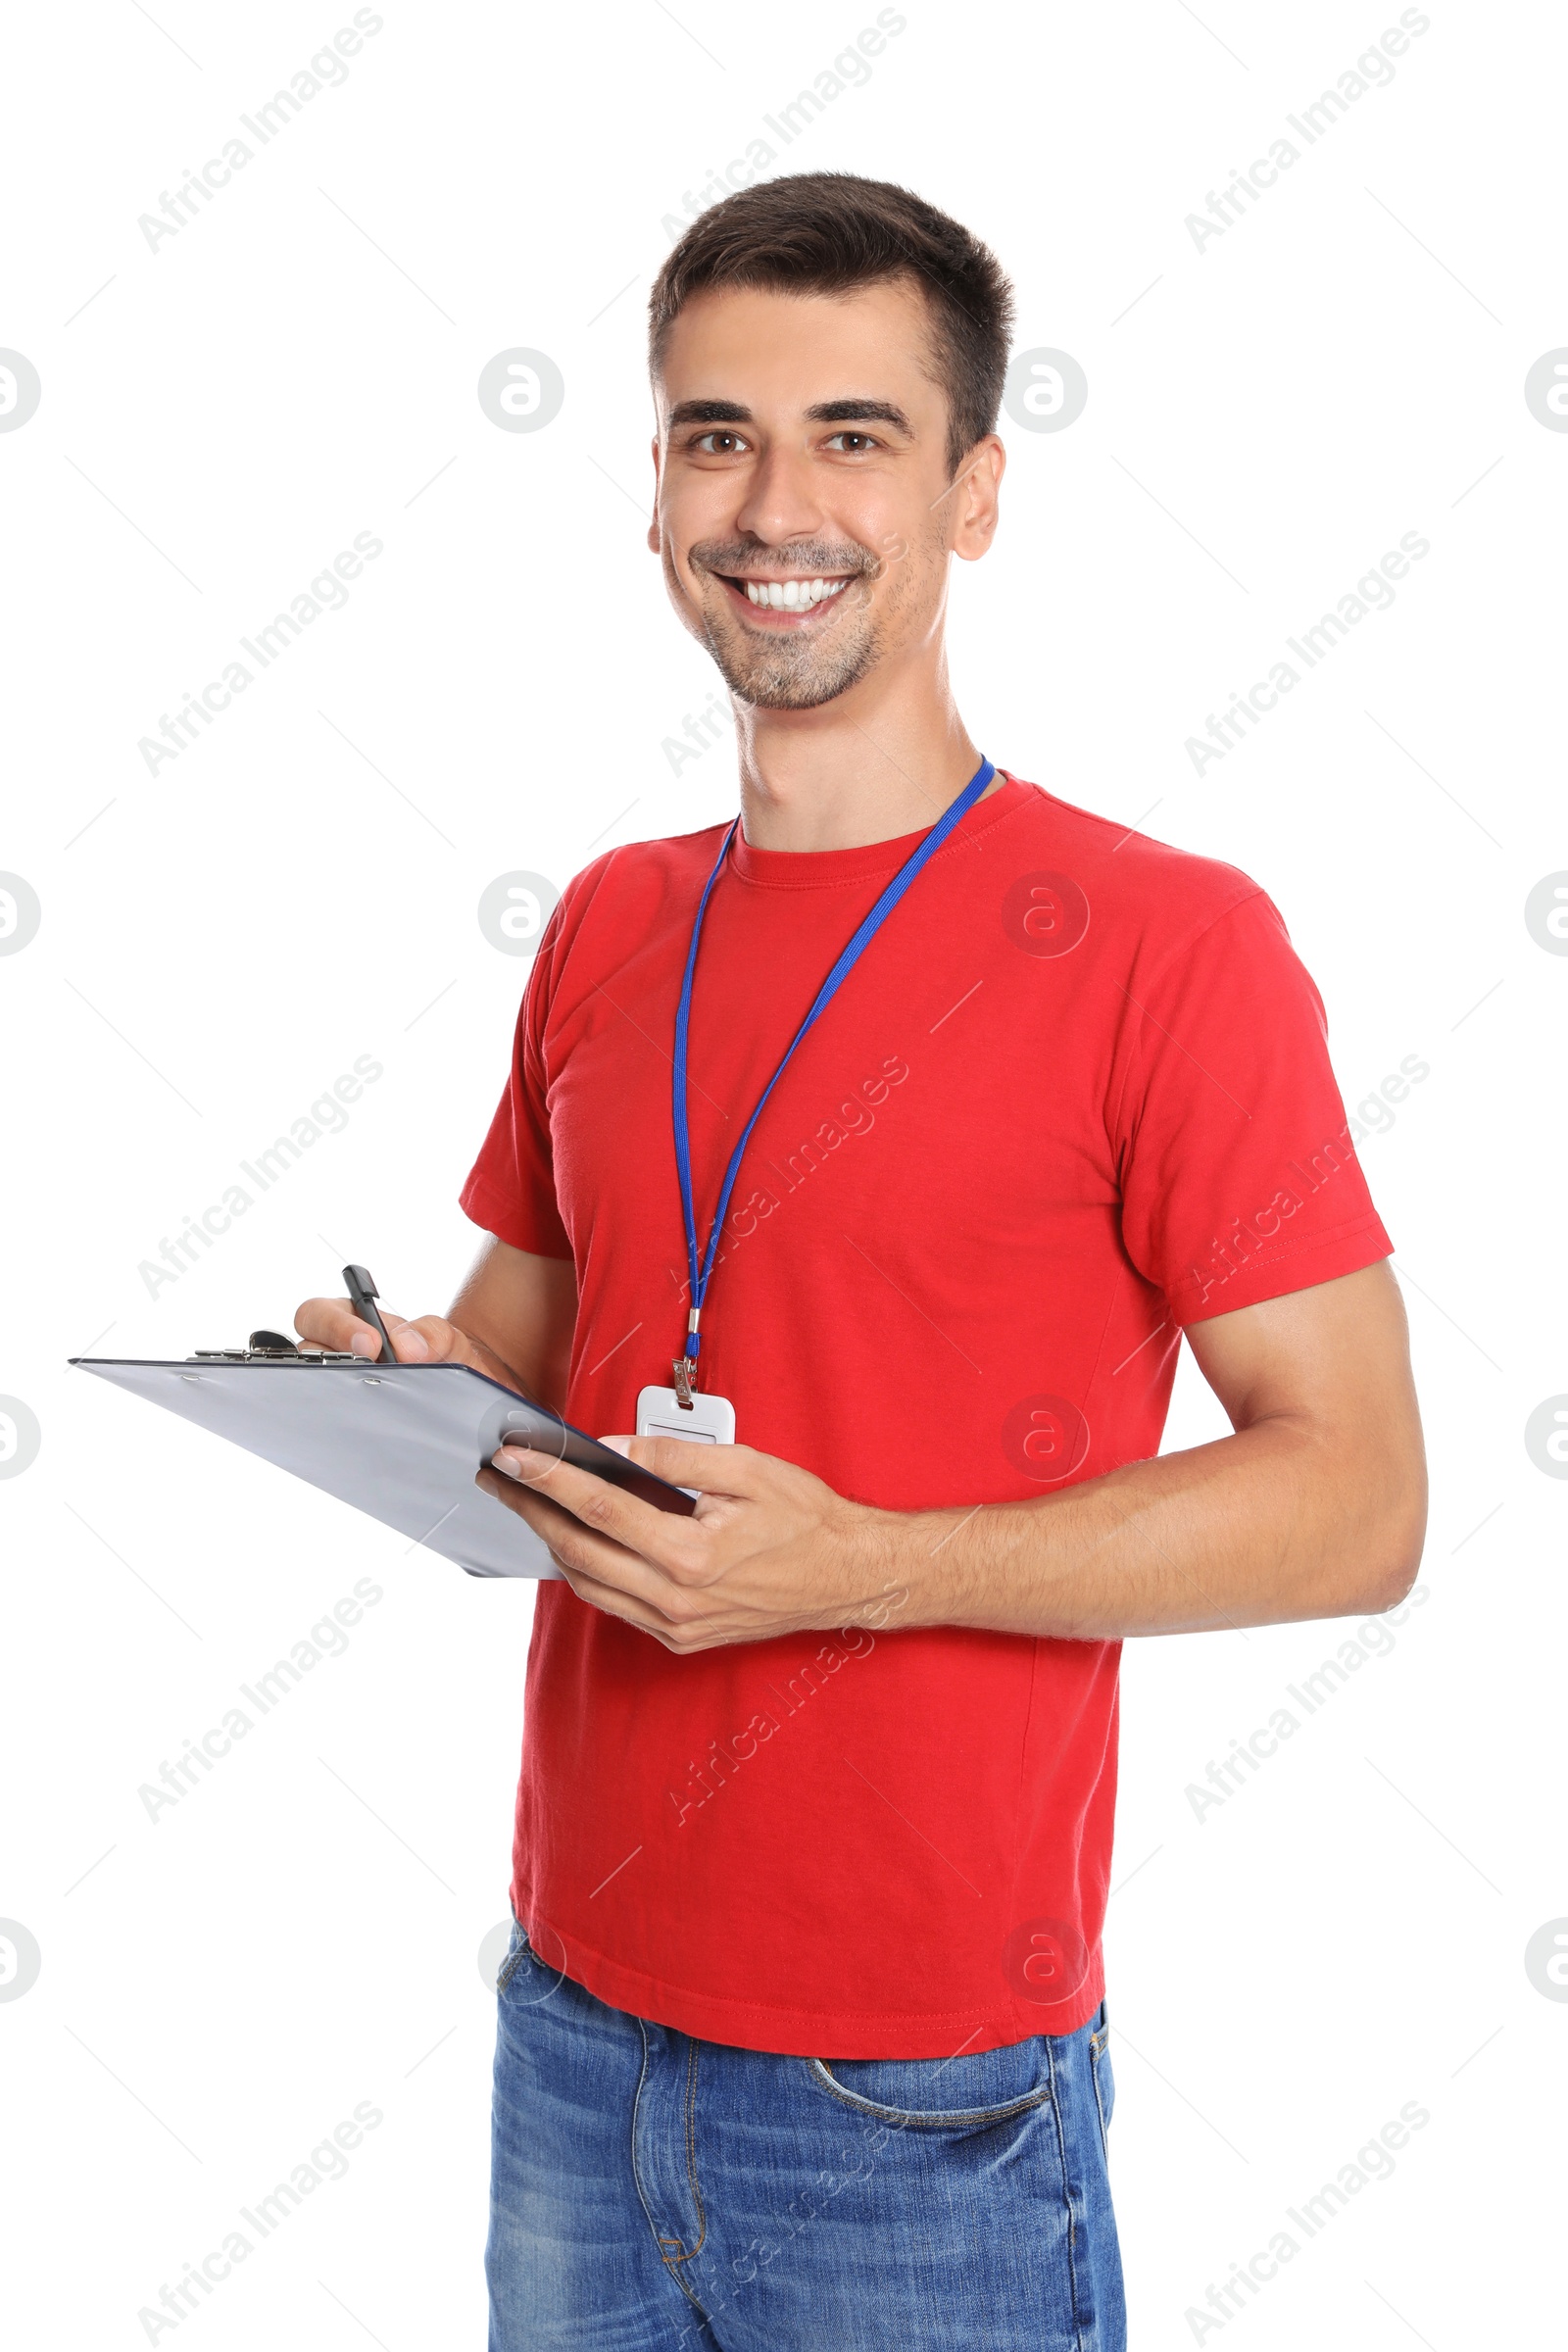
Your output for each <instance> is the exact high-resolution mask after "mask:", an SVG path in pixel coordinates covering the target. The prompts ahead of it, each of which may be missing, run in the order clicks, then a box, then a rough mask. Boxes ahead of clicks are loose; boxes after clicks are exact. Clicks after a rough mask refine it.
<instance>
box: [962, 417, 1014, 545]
mask: <svg viewBox="0 0 1568 2352" xmlns="http://www.w3.org/2000/svg"><path fill="white" fill-rule="evenodd" d="M1006 464H1007V453H1006V451H1005V449H1004V447H1003V445H1002V442H1001V439H1000V438H999V436H998V435H997V434H996V433H987V434H986V435H985V436H984V438H983V439H982V440H979V441H977V442H976V443H975V445H974V447H973V449H971V450H970V452H969V454H968V456H967V457H966V458H965V459H964V461H963V465H962V466H961V467H960V468H959V475H958V481H957V485H956V489H955V491H954V494H953V524H952V529H953V539H952V547H953V552H954V554H955V555H956V556H961V557H962V558H963V560H964V562H965V563H966V564H972V563H974V561H975V560H976V558H977V557H979V556H983V555H984V554H985V552H986V550H987V548H989V546H990V545H991V542H992V540H993V539H994V538H995V536H996V530H997V520H998V515H999V514H1000V511H1001V504H1002V476H1003V473H1004V472H1005V468H1006Z"/></svg>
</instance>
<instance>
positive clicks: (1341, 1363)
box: [484, 1265, 1426, 1650]
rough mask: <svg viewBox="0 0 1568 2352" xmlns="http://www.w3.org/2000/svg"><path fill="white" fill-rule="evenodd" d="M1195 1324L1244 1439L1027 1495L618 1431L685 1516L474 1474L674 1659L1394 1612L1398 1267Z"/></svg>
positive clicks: (515, 1464) (1401, 1332) (1409, 1393)
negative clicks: (939, 1498)
mask: <svg viewBox="0 0 1568 2352" xmlns="http://www.w3.org/2000/svg"><path fill="white" fill-rule="evenodd" d="M1190 1337H1191V1342H1192V1346H1193V1350H1194V1353H1195V1354H1196V1356H1197V1358H1198V1361H1199V1363H1200V1365H1201V1369H1202V1371H1203V1375H1204V1377H1205V1379H1206V1380H1207V1381H1208V1383H1209V1386H1210V1387H1211V1388H1212V1389H1213V1390H1214V1393H1215V1395H1216V1396H1217V1397H1219V1399H1220V1401H1221V1402H1222V1403H1223V1405H1224V1406H1225V1408H1226V1411H1227V1412H1228V1414H1229V1415H1230V1419H1231V1422H1232V1426H1233V1430H1234V1435H1232V1436H1231V1437H1228V1438H1222V1439H1219V1440H1217V1441H1216V1442H1215V1443H1214V1444H1212V1445H1208V1446H1195V1447H1193V1448H1192V1449H1191V1450H1190V1451H1187V1452H1184V1453H1175V1454H1166V1455H1162V1456H1158V1457H1156V1458H1154V1459H1152V1460H1150V1461H1143V1462H1132V1463H1128V1464H1127V1465H1126V1466H1125V1467H1123V1468H1121V1469H1118V1470H1112V1471H1110V1472H1108V1473H1107V1474H1106V1475H1104V1476H1103V1477H1101V1478H1096V1479H1089V1480H1086V1481H1084V1483H1083V1484H1082V1485H1080V1486H1077V1487H1073V1488H1070V1489H1068V1490H1066V1491H1065V1492H1063V1493H1061V1494H1058V1495H1040V1496H1038V1497H1031V1498H1030V1499H1029V1500H1027V1501H1022V1502H1006V1503H991V1504H987V1505H984V1506H981V1507H970V1508H967V1509H966V1508H964V1507H963V1506H962V1505H961V1504H960V1505H955V1506H953V1507H951V1508H948V1509H942V1510H930V1511H912V1512H898V1511H884V1510H878V1509H873V1508H871V1507H869V1506H867V1505H865V1504H861V1503H855V1502H851V1501H848V1500H847V1499H846V1498H845V1497H843V1496H842V1495H836V1494H834V1492H833V1491H832V1489H831V1488H829V1487H827V1486H825V1485H824V1484H823V1482H822V1481H821V1480H820V1479H817V1478H813V1477H812V1476H811V1475H810V1474H809V1472H808V1471H804V1470H801V1469H798V1468H796V1467H795V1466H794V1465H793V1464H791V1463H787V1462H780V1461H777V1460H775V1459H774V1458H773V1457H772V1456H770V1455H767V1454H761V1453H757V1452H755V1451H754V1450H753V1449H752V1448H750V1447H748V1446H735V1447H733V1448H730V1447H716V1448H715V1447H707V1446H686V1445H683V1444H681V1443H680V1442H679V1441H677V1440H673V1439H651V1438H635V1439H632V1440H629V1441H622V1444H623V1445H624V1447H625V1450H627V1451H628V1452H630V1453H631V1455H632V1456H633V1458H634V1459H636V1460H637V1461H640V1462H643V1463H645V1464H646V1465H647V1466H648V1467H649V1468H650V1469H652V1470H656V1471H658V1472H659V1473H660V1475H661V1476H662V1477H664V1478H668V1479H671V1480H673V1481H675V1482H676V1483H678V1484H680V1485H683V1486H690V1487H696V1486H702V1487H704V1488H705V1489H706V1490H707V1491H706V1492H705V1494H704V1496H703V1500H702V1502H701V1503H700V1505H699V1508H698V1513H697V1516H696V1517H695V1518H694V1519H690V1520H683V1519H678V1518H670V1517H666V1516H664V1515H662V1514H661V1513H659V1512H657V1511H654V1510H652V1509H651V1508H650V1507H649V1506H648V1505H647V1504H645V1503H641V1502H639V1501H638V1500H637V1498H636V1497H635V1496H632V1495H621V1494H619V1493H618V1492H617V1491H616V1490H614V1489H613V1488H610V1487H607V1486H606V1485H605V1484H604V1483H603V1482H602V1481H601V1480H598V1479H594V1478H590V1477H587V1476H586V1475H585V1474H583V1473H581V1472H578V1471H572V1470H570V1469H569V1468H568V1467H567V1466H566V1465H564V1464H552V1463H547V1462H546V1461H544V1460H543V1458H542V1457H540V1456H537V1455H530V1454H526V1453H522V1454H514V1455H513V1456H512V1457H511V1459H510V1462H509V1459H508V1457H507V1456H505V1455H500V1456H498V1457H497V1460H498V1463H499V1464H500V1466H501V1468H502V1469H503V1470H508V1471H509V1472H510V1476H509V1477H498V1476H496V1475H495V1474H494V1473H493V1472H487V1473H485V1474H484V1477H485V1481H486V1483H487V1484H489V1485H491V1486H492V1489H493V1491H495V1492H497V1493H499V1494H502V1495H504V1496H505V1497H506V1498H508V1499H510V1500H511V1502H512V1505H513V1507H514V1508H515V1510H517V1511H518V1512H519V1513H520V1514H521V1515H522V1516H523V1517H524V1518H526V1519H528V1520H529V1521H530V1523H531V1524H532V1525H533V1526H535V1527H536V1528H537V1529H538V1530H539V1532H540V1533H541V1534H542V1535H543V1536H544V1537H545V1538H546V1540H547V1542H548V1543H549V1544H550V1545H551V1548H552V1550H553V1551H554V1552H555V1554H556V1556H557V1558H558V1559H559V1560H560V1562H561V1564H562V1566H563V1568H564V1571H565V1573H566V1575H567V1577H568V1579H569V1581H570V1583H571V1584H572V1586H573V1588H574V1589H575V1590H576V1591H577V1592H578V1593H579V1594H580V1595H581V1596H582V1597H583V1598H584V1599H586V1600H591V1601H592V1602H594V1604H595V1605H596V1606H598V1607H600V1608H604V1609H608V1610H611V1611H613V1613H614V1614H615V1615H618V1616H622V1617H625V1618H628V1619H629V1620H630V1621H631V1622H632V1623H634V1624H637V1625H641V1626H643V1627H644V1628H645V1630H647V1631H648V1632H650V1633H652V1634H654V1635H656V1636H657V1637H658V1638H659V1639H660V1640H661V1641H662V1642H665V1643H666V1645H667V1646H668V1647H670V1648H673V1649H682V1650H684V1649H702V1648H709V1647H711V1646H712V1645H713V1644H714V1643H715V1642H736V1641H759V1640H765V1639H767V1638H768V1637H770V1636H772V1635H776V1634H782V1633H788V1632H795V1631H800V1630H803V1629H805V1628H808V1627H824V1628H831V1627H836V1626H843V1625H847V1624H849V1623H850V1622H851V1621H852V1620H853V1619H855V1618H857V1617H860V1618H862V1619H864V1618H866V1617H867V1616H868V1614H869V1615H870V1621H871V1622H885V1623H889V1624H895V1625H898V1626H911V1625H964V1626H977V1627H985V1628H989V1629H991V1630H994V1631H998V1632H1004V1633H1015V1634H1040V1635H1051V1636H1055V1637H1058V1638H1064V1639H1076V1640H1080V1641H1099V1640H1108V1639H1114V1638H1117V1637H1119V1636H1122V1635H1129V1634H1152V1633H1176V1632H1184V1631H1185V1632H1198V1631H1201V1630H1203V1629H1212V1628H1216V1627H1222V1626H1244V1625H1267V1624H1276V1623H1283V1622H1286V1621H1288V1620H1292V1619H1297V1618H1306V1617H1334V1616H1341V1615H1346V1614H1348V1613H1351V1612H1366V1611H1373V1610H1380V1609H1385V1608H1389V1607H1392V1606H1393V1604H1394V1603H1395V1602H1396V1601H1397V1599H1399V1598H1400V1596H1401V1595H1402V1594H1403V1593H1405V1592H1407V1591H1408V1589H1409V1586H1410V1584H1411V1582H1412V1580H1413V1578H1414V1576H1415V1571H1416V1566H1417V1563H1418V1562H1419V1559H1420V1555H1421V1544H1422V1538H1423V1534H1424V1530H1425V1524H1426V1470H1425V1461H1424V1456H1423V1451H1422V1444H1421V1429H1420V1422H1419V1419H1418V1416H1417V1412H1416V1404H1415V1397H1414V1391H1413V1388H1412V1384H1411V1379H1410V1366H1409V1354H1408V1345H1407V1337H1406V1331H1405V1322H1404V1309H1403V1304H1402V1301H1401V1300H1400V1298H1399V1293H1398V1289H1397V1285H1396V1283H1395V1280H1394V1277H1393V1274H1392V1273H1391V1272H1390V1270H1389V1268H1388V1267H1387V1266H1386V1265H1376V1266H1369V1267H1367V1268H1365V1269H1364V1270H1363V1271H1362V1272H1360V1273H1358V1274H1348V1275H1346V1276H1344V1277H1343V1278H1342V1279H1341V1280H1339V1281H1336V1282H1326V1283H1320V1284H1318V1285H1316V1286H1314V1287H1313V1288H1311V1289H1308V1290H1304V1291H1298V1292H1295V1293H1293V1294H1292V1295H1291V1296H1289V1297H1288V1298H1284V1299H1271V1300H1269V1301H1267V1302H1266V1303H1264V1304H1263V1305H1260V1306H1250V1307H1244V1308H1242V1309H1241V1310H1239V1311H1238V1312H1237V1313H1235V1314H1229V1315H1218V1316H1215V1317H1214V1318H1213V1319H1212V1320H1211V1321H1209V1322H1205V1323H1201V1324H1197V1325H1195V1326H1194V1327H1193V1329H1192V1331H1191V1334H1190ZM962 1475H963V1474H962V1466H961V1464H960V1463H955V1464H954V1468H953V1482H954V1485H955V1486H956V1487H958V1488H959V1489H960V1491H961V1482H962ZM890 1596H892V1597H891V1598H890ZM876 1612H880V1615H877V1614H875V1613H876Z"/></svg>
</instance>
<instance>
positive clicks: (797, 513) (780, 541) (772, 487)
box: [735, 442, 825, 547]
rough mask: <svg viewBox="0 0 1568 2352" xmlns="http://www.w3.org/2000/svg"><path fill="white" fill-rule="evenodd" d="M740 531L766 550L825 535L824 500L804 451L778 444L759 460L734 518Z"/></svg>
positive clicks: (781, 443) (785, 444)
mask: <svg viewBox="0 0 1568 2352" xmlns="http://www.w3.org/2000/svg"><path fill="white" fill-rule="evenodd" d="M735 521H736V526H737V528H738V529H740V530H742V531H744V532H746V533H747V534H748V536H749V537H751V538H754V539H757V540H760V542H761V544H762V545H763V546H764V547H784V546H787V545H788V543H789V541H790V540H792V539H813V538H821V537H823V536H824V535H825V532H824V523H825V516H824V515H823V511H822V502H821V497H820V494H819V491H818V488H817V484H816V482H815V480H814V479H813V473H812V466H811V462H810V459H809V456H808V454H807V452H806V451H805V450H804V449H799V448H791V447H790V446H789V445H788V444H787V443H783V442H775V443H774V444H773V446H772V448H770V449H769V450H768V451H767V452H766V454H765V455H764V456H763V457H762V458H761V459H760V461H759V463H758V465H757V466H756V468H755V470H754V471H753V472H752V474H751V476H750V478H749V480H748V482H747V485H746V496H745V499H744V500H743V502H742V504H741V508H740V511H739V513H738V514H737V515H736V517H735Z"/></svg>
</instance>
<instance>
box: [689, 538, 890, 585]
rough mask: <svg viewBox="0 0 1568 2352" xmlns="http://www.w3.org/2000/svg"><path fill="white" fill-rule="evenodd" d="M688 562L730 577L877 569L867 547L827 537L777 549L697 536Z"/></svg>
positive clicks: (864, 573) (829, 574)
mask: <svg viewBox="0 0 1568 2352" xmlns="http://www.w3.org/2000/svg"><path fill="white" fill-rule="evenodd" d="M688 561H689V562H690V563H691V564H692V565H693V566H694V568H695V569H696V570H698V571H718V572H723V573H725V574H726V575H727V577H728V578H730V579H732V580H747V579H769V578H771V577H772V576H773V575H774V574H775V573H776V572H780V571H783V572H794V573H800V574H803V575H804V576H805V577H807V578H809V579H821V578H824V577H832V578H837V577H838V576H839V575H840V574H841V573H846V572H848V573H851V574H853V575H855V576H857V577H859V578H866V577H868V576H869V575H870V574H871V573H872V572H875V571H877V570H879V569H880V568H881V566H880V564H879V562H878V559H877V558H876V557H875V556H874V555H873V554H872V553H871V550H870V549H869V548H868V547H858V546H857V545H856V543H855V541H854V540H840V541H837V542H835V541H833V540H830V539H792V540H791V541H790V542H789V543H788V544H787V545H786V546H784V547H777V548H760V547H758V546H757V545H756V544H755V543H754V542H753V541H750V540H745V539H701V540H699V541H698V542H697V544H696V545H695V546H694V547H693V548H692V549H691V551H690V555H689V558H688Z"/></svg>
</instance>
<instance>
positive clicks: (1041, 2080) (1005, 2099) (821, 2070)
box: [806, 2034, 1053, 2131]
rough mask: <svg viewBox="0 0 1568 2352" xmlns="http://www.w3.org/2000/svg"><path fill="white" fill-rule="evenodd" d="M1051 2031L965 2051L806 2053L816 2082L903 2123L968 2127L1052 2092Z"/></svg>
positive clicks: (863, 2111) (881, 2118) (1020, 2111)
mask: <svg viewBox="0 0 1568 2352" xmlns="http://www.w3.org/2000/svg"><path fill="white" fill-rule="evenodd" d="M1048 2040H1049V2036H1047V2035H1046V2034H1034V2035H1032V2036H1031V2037H1030V2038H1029V2039H1028V2040H1027V2041H1018V2042H1007V2043H1005V2044H1004V2045H1003V2046H1002V2047H1001V2048H1000V2049H995V2050H981V2051H980V2052H979V2053H978V2054H977V2055H975V2056H972V2057H959V2058H834V2059H831V2060H830V2059H826V2058H809V2059H808V2060H807V2061H806V2065H807V2068H808V2072H809V2080H810V2082H811V2083H812V2086H813V2087H814V2088H815V2089H817V2090H819V2091H822V2092H823V2093H825V2094H826V2096H827V2097H829V2098H833V2099H837V2100H838V2101H839V2102H840V2103H841V2105H843V2106H846V2107H852V2108H854V2109H855V2111H856V2112H857V2113H858V2114H859V2115H866V2116H874V2117H875V2118H876V2119H877V2120H878V2122H880V2123H885V2124H893V2125H896V2126H897V2127H898V2128H899V2129H900V2130H913V2131H976V2130H979V2129H981V2128H983V2127H984V2126H985V2125H987V2124H1000V2123H1005V2122H1006V2121H1007V2119H1008V2118H1009V2117H1011V2116H1015V2115H1024V2114H1027V2113H1028V2111H1029V2109H1030V2108H1032V2107H1040V2106H1043V2105H1044V2104H1045V2102H1046V2101H1047V2100H1048V2099H1049V2098H1050V2097H1051V2095H1052V2088H1053V2082H1052V2064H1051V2054H1050V2051H1049V2048H1048V2046H1047V2044H1048Z"/></svg>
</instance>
